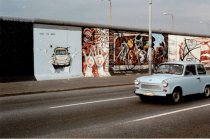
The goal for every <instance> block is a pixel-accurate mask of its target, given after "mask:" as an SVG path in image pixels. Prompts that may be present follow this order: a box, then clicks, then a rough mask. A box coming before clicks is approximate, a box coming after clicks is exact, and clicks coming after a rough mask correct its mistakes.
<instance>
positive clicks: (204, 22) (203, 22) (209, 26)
mask: <svg viewBox="0 0 210 139" xmlns="http://www.w3.org/2000/svg"><path fill="white" fill-rule="evenodd" d="M200 23H201V24H206V25H207V27H208V29H209V28H210V25H209V23H208V22H206V21H200Z"/></svg>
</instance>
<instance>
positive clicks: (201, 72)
mask: <svg viewBox="0 0 210 139" xmlns="http://www.w3.org/2000/svg"><path fill="white" fill-rule="evenodd" d="M197 73H198V75H197V79H198V80H199V83H198V85H197V87H198V89H199V90H198V93H203V91H204V87H205V84H206V70H205V68H204V66H203V65H201V64H199V65H197Z"/></svg>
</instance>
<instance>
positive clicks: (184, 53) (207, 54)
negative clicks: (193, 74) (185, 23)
mask: <svg viewBox="0 0 210 139" xmlns="http://www.w3.org/2000/svg"><path fill="white" fill-rule="evenodd" d="M169 61H194V62H201V63H203V64H204V65H205V66H206V67H210V38H201V37H190V36H177V35H169Z"/></svg>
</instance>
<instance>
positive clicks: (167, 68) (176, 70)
mask: <svg viewBox="0 0 210 139" xmlns="http://www.w3.org/2000/svg"><path fill="white" fill-rule="evenodd" d="M183 68H184V66H183V65H180V64H160V65H159V66H158V68H157V70H156V71H155V73H161V74H176V75H181V74H182V72H183Z"/></svg>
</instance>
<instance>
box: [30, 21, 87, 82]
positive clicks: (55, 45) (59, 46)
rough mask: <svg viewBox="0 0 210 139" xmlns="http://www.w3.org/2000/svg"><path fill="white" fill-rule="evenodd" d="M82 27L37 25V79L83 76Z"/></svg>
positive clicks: (35, 62)
mask: <svg viewBox="0 0 210 139" xmlns="http://www.w3.org/2000/svg"><path fill="white" fill-rule="evenodd" d="M81 34H82V31H81V28H77V27H58V26H47V25H36V26H35V28H34V71H35V77H36V79H37V80H48V79H68V78H73V77H80V76H83V74H82V66H81V64H80V63H81V62H82V55H81Z"/></svg>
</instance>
